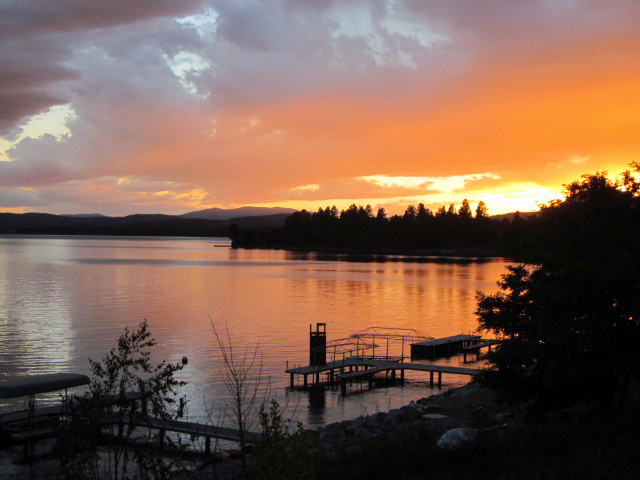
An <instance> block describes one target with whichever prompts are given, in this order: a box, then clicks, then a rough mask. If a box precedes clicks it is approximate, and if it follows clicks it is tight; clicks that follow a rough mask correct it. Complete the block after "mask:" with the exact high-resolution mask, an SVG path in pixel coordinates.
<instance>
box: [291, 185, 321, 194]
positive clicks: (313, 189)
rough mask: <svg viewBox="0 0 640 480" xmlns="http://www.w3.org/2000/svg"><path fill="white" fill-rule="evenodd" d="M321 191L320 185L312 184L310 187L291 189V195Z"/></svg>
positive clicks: (302, 186)
mask: <svg viewBox="0 0 640 480" xmlns="http://www.w3.org/2000/svg"><path fill="white" fill-rule="evenodd" d="M318 190H320V185H318V184H317V183H311V184H309V185H300V186H298V187H294V188H290V189H289V192H290V193H302V192H317V191H318Z"/></svg>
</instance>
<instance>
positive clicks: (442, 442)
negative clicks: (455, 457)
mask: <svg viewBox="0 0 640 480" xmlns="http://www.w3.org/2000/svg"><path fill="white" fill-rule="evenodd" d="M477 433H478V430H476V429H475V428H464V427H461V428H453V429H451V430H447V431H446V432H444V433H443V434H442V436H441V437H440V439H439V440H438V441H437V442H436V446H437V447H438V448H456V447H457V446H459V445H461V444H463V443H466V442H469V441H471V440H473V439H474V438H475V436H476V434H477Z"/></svg>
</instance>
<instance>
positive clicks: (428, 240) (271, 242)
mask: <svg viewBox="0 0 640 480" xmlns="http://www.w3.org/2000/svg"><path fill="white" fill-rule="evenodd" d="M526 217H527V215H521V214H520V213H519V212H516V213H515V214H514V215H513V217H512V218H506V217H505V218H503V219H501V220H497V219H493V218H490V217H489V215H488V207H487V206H486V205H485V203H484V202H482V201H480V202H479V203H478V205H477V207H476V209H475V214H474V212H473V210H472V209H471V206H470V204H469V202H468V200H466V199H465V200H463V201H462V204H461V206H460V207H459V208H458V209H457V210H456V209H455V207H454V205H453V204H450V205H449V207H448V208H447V207H445V206H444V205H443V206H441V207H440V208H438V209H437V210H436V211H435V212H434V211H432V210H430V209H429V208H426V207H425V206H424V204H422V203H420V204H419V205H418V206H417V207H416V206H414V205H409V206H408V207H407V209H406V210H405V212H404V214H402V215H394V216H391V217H388V216H387V214H386V212H385V209H384V208H382V207H381V208H378V209H377V211H376V212H375V213H374V210H373V208H372V207H371V205H367V206H366V207H365V206H362V205H360V206H356V205H355V204H353V205H351V206H350V207H349V208H347V209H346V210H342V211H338V209H337V208H336V207H335V206H333V207H328V206H327V207H326V208H324V209H323V208H319V209H318V211H317V212H314V213H311V212H308V211H307V210H301V211H298V212H294V213H292V214H291V215H289V216H288V217H287V218H286V220H285V223H284V226H282V227H278V228H269V229H251V228H242V227H240V226H238V225H232V226H231V227H230V229H229V236H230V238H231V240H232V245H233V246H235V247H249V248H250V247H271V248H308V249H345V250H364V251H393V250H396V251H433V252H444V251H454V252H460V253H464V252H467V253H470V254H481V255H492V254H495V255H506V254H509V253H510V252H512V251H513V250H514V249H515V248H516V247H517V245H518V244H519V243H520V242H521V241H522V239H523V238H524V237H525V236H526V230H527V221H526V219H525V218H526Z"/></svg>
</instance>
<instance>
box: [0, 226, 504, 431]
mask: <svg viewBox="0 0 640 480" xmlns="http://www.w3.org/2000/svg"><path fill="white" fill-rule="evenodd" d="M361 260H367V259H361ZM368 260H369V261H359V262H352V261H346V259H345V258H344V257H335V256H334V257H329V259H327V260H319V259H318V257H317V255H314V254H306V253H295V252H285V251H274V250H236V249H231V248H229V240H228V239H226V238H193V239H184V238H167V237H164V238H149V237H144V238H143V237H62V236H61V237H44V236H33V237H29V236H0V272H1V274H0V379H6V378H8V377H11V376H15V375H31V374H41V373H53V372H73V373H84V374H88V373H89V362H88V360H87V359H88V358H89V357H91V358H93V359H99V358H101V357H102V356H103V355H104V354H105V353H106V352H108V351H109V350H110V349H111V348H112V347H113V346H115V341H116V339H117V338H118V337H119V336H120V335H121V334H122V333H123V331H124V327H125V326H132V327H134V326H136V325H137V324H138V323H140V322H141V321H142V320H143V319H147V320H148V322H149V326H150V330H151V332H152V334H153V335H154V337H155V338H156V339H157V341H158V344H157V346H156V347H155V350H154V358H156V359H161V358H166V359H167V360H169V361H172V362H176V361H180V359H181V358H182V357H183V356H186V357H188V359H189V363H188V365H187V367H186V368H185V369H184V370H183V372H181V378H183V379H184V380H186V381H188V382H189V384H188V385H187V386H186V387H184V392H185V393H186V394H187V395H188V398H189V416H190V418H192V419H194V420H201V419H203V417H204V416H205V415H206V414H207V411H208V412H212V413H213V415H214V416H217V415H220V412H221V411H223V410H224V408H225V399H226V397H227V393H226V391H225V390H224V386H223V384H222V381H221V372H222V364H221V360H220V354H219V349H218V347H217V343H216V341H215V337H214V335H213V332H212V328H211V324H210V319H211V320H212V321H213V322H214V324H215V325H216V326H217V328H219V329H220V330H222V331H224V329H225V325H226V326H228V329H229V332H230V334H231V337H232V340H233V345H234V348H235V351H236V352H237V353H243V352H244V351H245V349H248V350H249V351H253V349H254V348H256V345H257V346H258V347H257V348H258V351H259V354H260V355H261V356H262V363H263V372H264V375H265V378H266V377H268V378H269V380H270V383H271V391H272V395H273V396H275V397H277V398H278V400H279V401H280V402H281V403H283V404H284V403H287V404H288V405H289V407H288V410H287V412H289V413H290V414H291V415H294V414H295V416H296V418H297V419H298V420H300V421H302V422H303V423H304V424H306V425H320V424H323V423H330V422H333V421H336V420H342V419H347V418H353V417H356V416H358V415H361V414H369V413H375V412H376V411H381V410H388V409H389V408H395V407H399V406H401V405H405V404H407V403H408V402H409V401H410V400H415V399H418V398H421V397H425V396H428V395H430V394H433V393H438V390H437V389H431V388H429V386H428V384H427V383H426V380H427V378H426V377H425V376H423V375H422V376H421V375H417V374H412V375H409V376H408V380H410V381H408V382H407V383H406V384H405V385H404V386H394V387H384V388H376V389H374V390H371V391H369V390H368V388H366V386H365V387H364V388H360V387H359V386H357V385H355V384H354V385H353V386H351V387H350V389H349V394H348V395H347V396H346V397H342V396H341V395H340V392H339V389H337V390H332V389H321V390H298V389H294V390H290V389H288V388H287V387H288V383H289V376H288V374H285V373H284V369H285V362H286V361H289V362H290V363H303V364H306V363H308V359H309V336H308V335H309V324H314V326H315V323H316V322H326V324H327V337H328V340H334V339H338V338H343V337H347V336H348V335H350V334H352V333H355V332H357V331H360V330H363V329H365V328H367V327H370V326H384V327H395V328H407V329H417V330H420V331H421V332H423V333H425V334H427V335H430V336H433V337H442V336H448V335H455V334H459V333H473V332H474V330H475V329H476V327H477V323H476V320H475V317H474V315H473V312H474V310H475V292H476V291H477V290H480V291H483V292H490V291H494V290H496V285H495V283H496V281H497V280H498V279H499V276H500V275H501V274H502V273H504V271H505V266H506V265H507V264H508V262H507V261H506V260H492V261H483V262H473V261H452V260H443V259H433V261H421V262H411V261H407V259H404V258H403V257H387V261H382V260H383V258H376V259H375V260H376V261H371V260H373V259H368ZM381 346H382V347H381V348H386V345H385V344H384V343H381ZM398 348H400V347H398V345H393V344H392V345H391V349H392V350H393V349H396V350H395V351H396V352H397V351H398V350H397V349H398ZM405 348H406V349H405V353H406V354H408V351H409V350H408V347H405ZM441 362H442V363H445V364H454V365H455V364H458V363H459V362H460V359H458V358H455V357H454V358H452V359H445V360H442V361H441ZM474 365H477V364H474ZM467 381H468V378H467V377H458V376H448V375H445V376H444V377H443V382H444V386H443V388H447V387H451V386H459V385H463V384H464V383H466V382H467ZM51 399H55V395H50V396H49V397H44V399H43V400H44V401H46V400H51ZM18 402H19V404H17V403H16V401H13V402H9V403H7V402H5V403H0V408H2V409H10V408H15V407H16V405H17V406H18V407H20V408H21V407H22V403H23V400H22V399H21V400H19V401H18Z"/></svg>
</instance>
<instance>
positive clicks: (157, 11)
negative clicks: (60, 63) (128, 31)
mask: <svg viewBox="0 0 640 480" xmlns="http://www.w3.org/2000/svg"><path fill="white" fill-rule="evenodd" d="M201 4H202V0H180V1H176V0H154V1H149V0H56V1H42V0H9V1H6V0H5V1H4V2H3V3H2V5H0V40H2V39H8V38H15V36H22V35H32V34H35V33H41V32H73V31H77V30H90V29H96V28H108V27H114V26H117V25H126V24H129V23H133V22H138V21H140V20H147V19H150V18H156V17H173V16H180V15H184V14H186V13H188V12H190V11H192V10H193V9H194V8H196V7H198V6H199V5H201Z"/></svg>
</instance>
